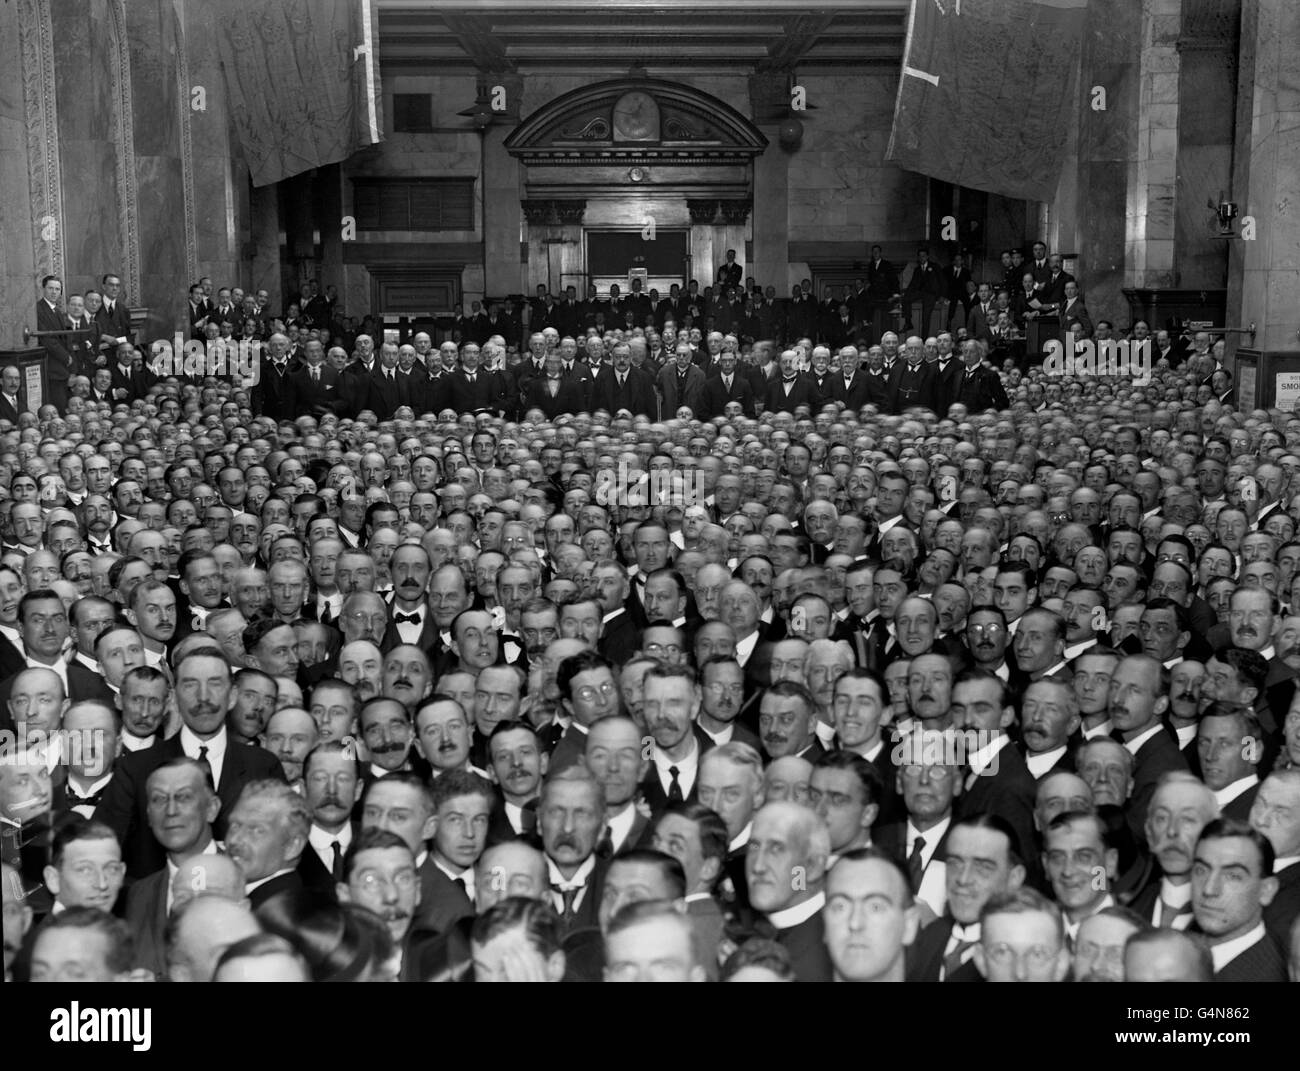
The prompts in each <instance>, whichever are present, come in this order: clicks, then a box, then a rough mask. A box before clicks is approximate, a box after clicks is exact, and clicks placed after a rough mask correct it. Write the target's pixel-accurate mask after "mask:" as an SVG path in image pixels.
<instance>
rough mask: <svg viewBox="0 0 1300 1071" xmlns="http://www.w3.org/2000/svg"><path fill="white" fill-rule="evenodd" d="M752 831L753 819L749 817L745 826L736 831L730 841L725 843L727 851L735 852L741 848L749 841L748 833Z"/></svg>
mask: <svg viewBox="0 0 1300 1071" xmlns="http://www.w3.org/2000/svg"><path fill="white" fill-rule="evenodd" d="M753 831H754V820H753V819H752V818H751V819H750V820H749V822H748V823H747V824H746V826H745V828H744V829H742V830H741V831H740V832H739V833H737V834H736V835H735V836H734V837H732V839H731V843H730V844H728V845H727V851H728V852H735V851H739V850H740V849H741V848H743V847H744V846H745V845H746V844H748V843H749V835H750V833H752V832H753Z"/></svg>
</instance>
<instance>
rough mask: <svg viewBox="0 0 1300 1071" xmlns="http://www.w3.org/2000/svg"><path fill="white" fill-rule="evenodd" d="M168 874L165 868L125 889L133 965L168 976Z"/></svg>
mask: <svg viewBox="0 0 1300 1071" xmlns="http://www.w3.org/2000/svg"><path fill="white" fill-rule="evenodd" d="M170 884H171V871H170V870H168V868H167V867H166V866H164V867H163V868H162V869H161V870H157V871H155V872H154V873H152V874H150V875H149V876H148V877H147V878H142V879H141V880H140V881H137V882H136V883H135V884H133V885H132V886H130V887H129V888H128V889H127V890H126V924H127V926H129V927H130V929H131V936H132V937H133V938H134V939H135V946H134V947H135V966H137V967H143V968H144V969H145V970H147V971H152V972H153V974H154V977H156V978H166V977H167V957H166V947H165V943H164V940H163V935H164V933H165V931H166V929H167V888H168V886H169V885H170Z"/></svg>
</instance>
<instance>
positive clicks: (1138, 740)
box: [1124, 722, 1164, 755]
mask: <svg viewBox="0 0 1300 1071" xmlns="http://www.w3.org/2000/svg"><path fill="white" fill-rule="evenodd" d="M1163 728H1164V726H1163V725H1161V724H1160V723H1159V722H1156V723H1155V724H1154V725H1153V726H1151V728H1150V729H1148V730H1147V731H1146V732H1144V733H1143V734H1142V735H1141V736H1135V737H1134V738H1133V739H1132V740H1128V741H1126V742H1125V744H1124V746H1125V747H1126V748H1128V750H1129V754H1130V755H1136V754H1137V753H1138V752H1139V751H1140V750H1141V749H1142V745H1143V744H1145V743H1146V742H1147V741H1148V740H1150V739H1151V738H1152V737H1153V736H1155V735H1156V733H1158V732H1160V731H1161V730H1162V729H1163Z"/></svg>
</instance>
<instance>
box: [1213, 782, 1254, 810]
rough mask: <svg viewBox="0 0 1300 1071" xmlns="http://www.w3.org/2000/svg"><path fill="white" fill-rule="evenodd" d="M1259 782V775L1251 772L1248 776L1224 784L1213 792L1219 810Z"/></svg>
mask: <svg viewBox="0 0 1300 1071" xmlns="http://www.w3.org/2000/svg"><path fill="white" fill-rule="evenodd" d="M1257 784H1259V775H1258V774H1251V775H1250V776H1248V777H1241V778H1238V779H1237V780H1236V781H1233V782H1232V784H1230V785H1225V786H1224V787H1223V788H1221V789H1219V790H1218V791H1217V792H1215V794H1214V798H1215V799H1216V800H1218V801H1219V810H1223V808H1224V807H1226V806H1228V804H1229V803H1231V802H1232V801H1233V800H1235V799H1236V798H1237V797H1238V796H1240V795H1242V794H1243V793H1246V792H1249V791H1250V790H1251V789H1252V788H1254V787H1255V786H1256V785H1257Z"/></svg>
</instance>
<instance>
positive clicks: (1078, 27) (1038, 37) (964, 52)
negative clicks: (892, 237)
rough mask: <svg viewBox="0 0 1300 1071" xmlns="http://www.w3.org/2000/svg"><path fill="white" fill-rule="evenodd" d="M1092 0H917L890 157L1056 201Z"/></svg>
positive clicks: (1008, 193)
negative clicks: (1057, 185)
mask: <svg viewBox="0 0 1300 1071" xmlns="http://www.w3.org/2000/svg"><path fill="white" fill-rule="evenodd" d="M1087 10H1088V3H1087V0H912V10H911V14H910V15H909V17H908V23H907V41H906V44H905V45H904V46H903V71H902V76H901V77H900V79H899V84H898V98H897V100H896V102H895V105H894V128H893V132H892V133H891V135H890V139H889V151H888V152H887V153H886V158H887V159H889V160H891V161H892V162H894V163H896V164H898V165H899V166H901V167H905V168H907V169H908V170H909V171H918V172H920V173H921V174H923V175H929V176H930V177H931V178H936V179H941V180H943V181H944V182H951V183H953V184H954V185H957V186H965V187H967V188H968V189H974V190H985V191H987V192H988V193H996V194H1001V195H1002V196H1003V197H1012V198H1017V199H1021V200H1027V201H1050V200H1051V199H1052V198H1053V197H1054V196H1055V193H1056V183H1057V179H1058V178H1059V177H1060V173H1061V155H1062V151H1063V149H1064V148H1065V142H1066V136H1067V133H1068V131H1069V123H1070V114H1069V112H1070V109H1071V108H1074V107H1078V106H1079V105H1078V103H1077V101H1078V97H1077V94H1076V81H1077V74H1078V67H1079V54H1080V52H1081V51H1082V46H1083V25H1084V18H1085V17H1086V15H1087Z"/></svg>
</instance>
